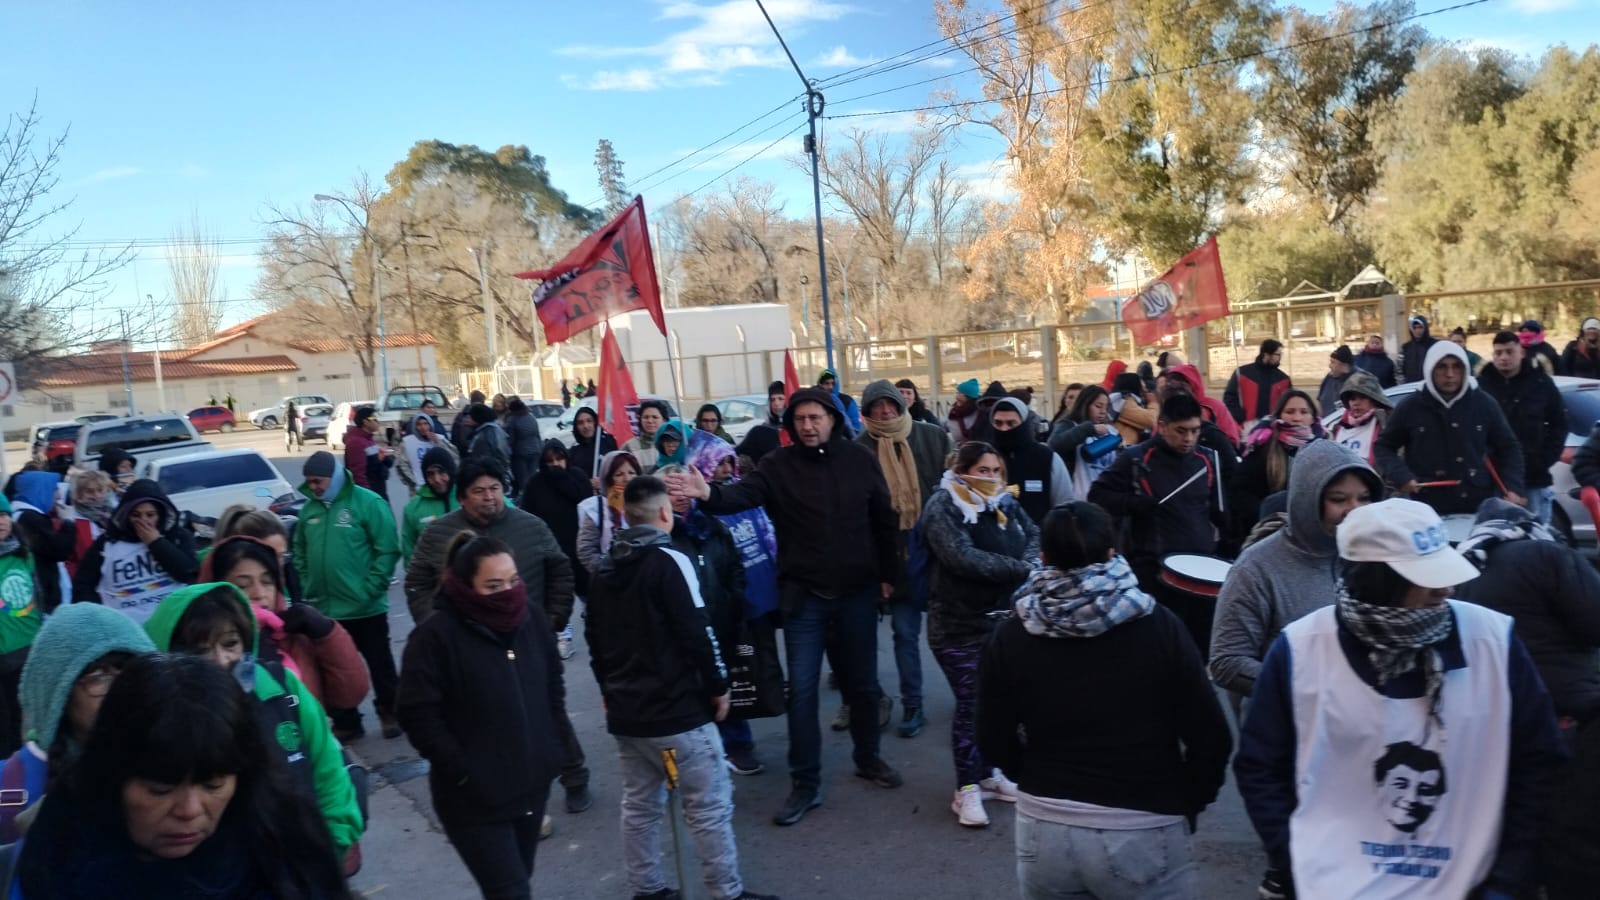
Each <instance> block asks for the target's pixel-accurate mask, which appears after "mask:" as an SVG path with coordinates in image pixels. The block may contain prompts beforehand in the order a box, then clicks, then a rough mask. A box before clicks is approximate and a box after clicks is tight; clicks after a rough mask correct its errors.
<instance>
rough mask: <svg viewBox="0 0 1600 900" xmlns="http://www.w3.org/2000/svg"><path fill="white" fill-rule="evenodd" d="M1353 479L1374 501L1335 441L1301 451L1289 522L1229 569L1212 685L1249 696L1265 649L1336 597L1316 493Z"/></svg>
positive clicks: (1330, 542) (1292, 479)
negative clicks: (1351, 476)
mask: <svg viewBox="0 0 1600 900" xmlns="http://www.w3.org/2000/svg"><path fill="white" fill-rule="evenodd" d="M1349 473H1354V474H1356V475H1358V476H1360V478H1361V480H1362V481H1363V482H1365V483H1366V486H1367V490H1368V491H1369V492H1371V497H1372V500H1373V501H1377V500H1381V499H1383V482H1382V481H1381V480H1380V479H1379V478H1378V474H1377V473H1376V472H1374V471H1372V469H1371V468H1369V467H1368V466H1367V465H1366V464H1365V463H1364V462H1363V461H1362V460H1361V459H1360V457H1357V456H1356V455H1355V454H1354V453H1352V452H1351V451H1350V450H1348V449H1346V448H1344V447H1341V446H1339V445H1338V444H1336V443H1334V442H1333V441H1312V442H1311V443H1309V444H1307V445H1305V446H1304V447H1302V448H1300V452H1299V453H1298V454H1297V455H1296V456H1295V462H1294V467H1293V468H1291V469H1290V470H1289V491H1288V493H1289V521H1288V524H1286V525H1285V526H1284V527H1283V528H1282V530H1280V531H1278V532H1277V533H1276V534H1273V535H1272V536H1270V537H1268V538H1266V539H1265V540H1262V541H1260V542H1258V543H1255V544H1252V545H1250V546H1249V547H1247V548H1245V551H1244V552H1243V553H1241V554H1239V559H1238V561H1237V562H1235V563H1234V564H1233V568H1231V569H1229V570H1228V577H1227V580H1226V581H1224V582H1223V583H1222V593H1221V594H1220V595H1218V597H1217V609H1216V616H1215V619H1214V620H1213V622H1212V625H1211V662H1210V670H1211V679H1212V680H1213V681H1215V682H1216V683H1217V684H1218V685H1220V686H1222V687H1225V688H1227V689H1228V690H1230V691H1233V692H1234V693H1236V694H1241V695H1244V696H1249V694H1250V689H1251V688H1252V687H1253V686H1254V684H1255V679H1256V673H1257V672H1259V671H1260V670H1261V660H1262V659H1264V658H1265V657H1266V655H1267V648H1268V647H1271V646H1272V641H1273V639H1275V638H1276V637H1277V636H1278V633H1279V632H1281V631H1283V629H1284V627H1285V626H1287V625H1288V624H1289V623H1290V622H1293V621H1294V620H1295V619H1298V618H1300V617H1301V616H1303V615H1305V614H1306V613H1309V612H1311V611H1312V610H1315V609H1320V608H1322V607H1324V606H1328V605H1329V604H1331V603H1333V601H1334V600H1335V599H1337V597H1338V582H1339V548H1338V546H1337V545H1336V544H1335V542H1334V537H1333V535H1332V534H1330V533H1329V532H1328V530H1327V529H1326V528H1324V527H1323V525H1322V493H1323V491H1325V490H1327V489H1328V485H1330V484H1332V483H1334V482H1335V481H1338V480H1339V479H1341V478H1343V477H1344V476H1345V475H1346V474H1349Z"/></svg>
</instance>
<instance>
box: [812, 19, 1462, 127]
mask: <svg viewBox="0 0 1600 900" xmlns="http://www.w3.org/2000/svg"><path fill="white" fill-rule="evenodd" d="M1488 2H1490V0H1466V2H1464V3H1457V4H1455V5H1454V6H1445V7H1441V8H1439V9H1432V10H1427V11H1426V12H1420V13H1413V14H1411V15H1409V16H1401V17H1400V18H1398V19H1393V20H1391V21H1388V22H1379V23H1378V24H1376V25H1368V26H1365V27H1363V28H1353V29H1351V30H1349V31H1344V32H1340V33H1338V34H1329V35H1324V36H1322V37H1315V38H1307V39H1306V40H1303V41H1297V42H1295V43H1292V44H1285V45H1283V46H1281V47H1267V48H1264V49H1261V50H1255V51H1252V52H1250V53H1240V54H1238V55H1235V56H1228V57H1222V58H1220V59H1213V60H1208V61H1206V62H1203V63H1193V64H1191V65H1187V66H1175V67H1173V68H1170V69H1159V70H1156V71H1153V72H1143V73H1139V74H1135V75H1127V76H1124V77H1122V78H1101V79H1096V80H1093V81H1084V82H1077V83H1075V84H1068V85H1062V86H1061V87H1055V88H1046V89H1044V90H1038V91H1028V92H1027V93H1024V94H1019V95H1017V96H1018V97H1019V98H1020V97H1046V96H1049V95H1051V94H1060V93H1063V92H1066V91H1072V90H1078V89H1080V88H1085V87H1095V88H1102V87H1107V86H1109V85H1113V84H1128V83H1131V82H1135V81H1147V80H1150V79H1154V78H1157V77H1159V76H1162V75H1175V74H1182V73H1184V72H1194V71H1198V70H1200V69H1207V68H1211V67H1212V66H1221V65H1228V64H1231V63H1239V62H1244V61H1246V60H1251V59H1257V58H1260V57H1263V56H1271V55H1273V54H1277V53H1284V52H1286V51H1289V50H1298V49H1300V48H1301V47H1309V46H1311V45H1313V44H1322V43H1326V42H1328V41H1333V40H1338V39H1339V38H1345V37H1352V36H1354V35H1358V34H1366V33H1368V32H1372V31H1381V30H1382V29H1385V28H1393V27H1394V26H1396V25H1402V24H1404V23H1406V22H1412V21H1415V20H1417V19H1425V18H1427V17H1429V16H1437V15H1441V14H1443V13H1448V12H1456V11H1457V10H1462V9H1467V8H1468V7H1473V6H1481V5H1483V4H1485V3H1488ZM866 96H873V95H866ZM853 99H861V98H859V97H858V98H853ZM840 102H845V101H840ZM998 102H1000V101H999V100H990V99H979V100H958V101H955V102H953V103H935V104H930V105H928V106H912V107H907V108H905V109H883V110H876V111H873V112H858V113H838V114H835V115H831V116H828V117H827V118H829V119H859V118H867V117H871V116H892V115H901V114H904V113H915V112H942V111H945V110H953V109H965V108H968V107H972V106H977V105H979V104H983V103H998Z"/></svg>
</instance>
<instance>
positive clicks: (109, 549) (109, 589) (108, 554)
mask: <svg viewBox="0 0 1600 900" xmlns="http://www.w3.org/2000/svg"><path fill="white" fill-rule="evenodd" d="M142 505H154V506H155V507H156V509H158V510H159V511H160V512H161V521H160V523H159V524H158V525H157V530H158V531H160V532H161V536H160V537H158V538H156V539H155V540H154V541H152V542H151V543H150V544H149V545H148V546H147V545H145V544H143V543H141V542H140V541H139V537H138V534H137V533H136V532H135V531H134V528H133V523H132V516H133V511H134V509H136V508H137V507H139V506H142ZM199 574H200V561H199V560H198V559H196V558H195V552H194V535H192V534H190V533H189V530H188V529H186V528H184V527H183V525H182V524H180V523H179V521H178V509H177V507H175V506H173V505H172V501H171V500H168V499H167V495H166V492H164V491H162V490H161V486H160V485H158V484H156V483H155V482H154V481H151V480H150V479H148V478H141V479H139V480H138V481H135V482H134V483H133V484H131V485H129V486H128V490H127V492H126V493H124V494H123V495H122V502H121V503H120V504H118V506H117V508H116V509H115V510H113V511H112V513H111V520H110V521H109V522H108V523H107V524H106V530H105V532H104V533H103V534H101V535H100V537H98V538H96V539H95V542H94V543H93V544H90V545H89V549H88V551H86V552H85V553H84V555H83V559H82V560H81V561H80V562H79V563H78V571H77V574H76V575H74V576H73V578H72V599H73V601H74V602H76V603H85V602H88V603H103V604H105V605H106V606H109V607H111V608H112V609H117V610H121V611H122V612H124V613H127V614H128V616H130V617H131V618H132V619H133V620H134V621H135V622H143V621H144V620H145V619H147V618H149V617H150V613H151V611H152V610H154V609H155V607H156V604H157V603H160V602H161V598H163V597H165V596H166V595H168V594H170V593H172V592H173V591H175V590H177V589H178V588H180V587H182V586H183V585H185V584H192V583H194V580H195V578H196V576H198V575H199Z"/></svg>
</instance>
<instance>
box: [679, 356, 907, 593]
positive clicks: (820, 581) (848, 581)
mask: <svg viewBox="0 0 1600 900" xmlns="http://www.w3.org/2000/svg"><path fill="white" fill-rule="evenodd" d="M803 403H818V404H821V406H822V408H823V409H825V410H827V411H828V413H829V415H830V416H832V418H833V424H834V427H833V433H832V436H831V438H830V439H829V440H828V442H827V443H825V444H823V445H821V446H819V447H805V446H802V445H801V444H800V442H799V440H798V439H796V440H795V444H794V446H792V447H779V448H778V449H777V450H774V451H772V452H771V453H769V454H767V456H766V458H764V459H762V461H761V465H760V466H759V467H757V468H756V470H755V471H754V472H752V473H751V474H750V475H749V476H748V477H746V478H745V479H744V480H742V481H739V482H738V483H735V484H722V485H712V486H711V497H710V499H708V500H706V501H705V502H704V503H702V504H701V506H702V508H703V509H705V511H706V512H708V513H711V514H712V515H723V514H726V513H736V512H742V511H744V510H747V509H753V508H755V507H757V506H760V507H763V508H764V509H765V510H766V513H767V517H768V518H770V519H771V520H772V527H773V530H774V531H775V532H776V534H777V537H778V583H779V588H780V590H781V593H782V603H783V605H784V608H785V609H786V610H789V609H792V605H791V604H792V603H793V602H794V601H795V600H796V599H797V595H796V591H797V590H800V591H815V592H817V593H819V594H825V595H830V596H840V595H843V594H847V593H851V592H853V591H860V590H868V589H870V590H871V591H872V592H873V594H874V595H875V596H876V595H877V587H878V585H879V584H881V583H888V584H894V583H896V581H897V580H898V577H899V568H900V562H899V554H898V553H897V550H896V540H897V537H898V535H899V531H900V520H899V517H898V516H896V515H895V512H894V507H893V506H892V505H890V502H889V485H888V483H887V482H885V481H884V479H883V470H882V469H880V468H878V458H877V456H876V455H875V454H873V452H872V451H870V450H868V449H867V448H865V447H863V446H861V445H860V444H857V443H855V442H853V441H851V440H850V439H849V438H847V437H846V436H845V427H844V413H842V412H840V411H839V408H838V406H837V405H835V404H834V402H833V396H832V395H831V394H827V393H824V392H823V391H819V390H816V389H814V388H803V389H801V390H798V391H795V392H794V396H793V397H792V398H791V399H790V404H789V408H788V409H787V410H786V411H785V412H784V414H783V421H784V427H785V428H786V429H788V430H789V432H790V437H791V438H794V437H795V435H794V409H795V407H796V406H799V405H801V404H803Z"/></svg>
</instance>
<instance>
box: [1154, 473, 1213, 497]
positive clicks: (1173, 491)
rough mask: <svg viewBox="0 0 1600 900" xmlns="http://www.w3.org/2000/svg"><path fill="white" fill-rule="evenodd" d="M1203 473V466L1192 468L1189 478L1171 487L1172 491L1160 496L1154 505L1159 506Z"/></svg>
mask: <svg viewBox="0 0 1600 900" xmlns="http://www.w3.org/2000/svg"><path fill="white" fill-rule="evenodd" d="M1205 473H1206V470H1205V469H1204V468H1199V469H1195V470H1194V474H1193V475H1190V476H1189V480H1188V481H1185V482H1184V483H1183V484H1180V485H1178V486H1177V487H1175V488H1173V489H1172V493H1170V494H1168V495H1166V496H1165V497H1162V498H1161V499H1160V500H1159V501H1157V503H1156V505H1157V506H1160V505H1161V504H1163V503H1165V502H1167V501H1168V500H1171V499H1172V498H1173V497H1176V496H1177V495H1178V492H1179V491H1181V490H1183V489H1184V488H1186V487H1188V486H1189V485H1191V484H1194V480H1195V479H1196V478H1199V477H1200V476H1201V475H1204V474H1205Z"/></svg>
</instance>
